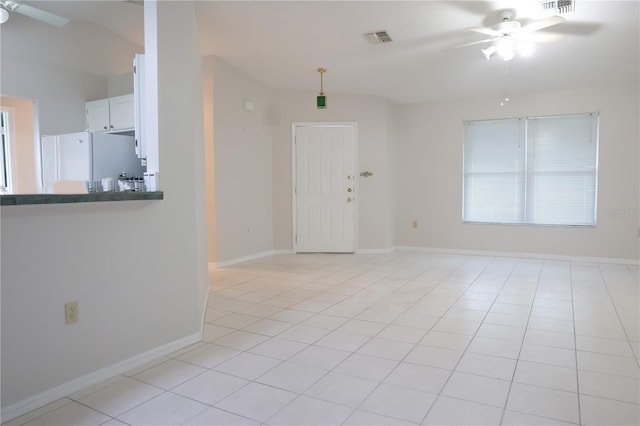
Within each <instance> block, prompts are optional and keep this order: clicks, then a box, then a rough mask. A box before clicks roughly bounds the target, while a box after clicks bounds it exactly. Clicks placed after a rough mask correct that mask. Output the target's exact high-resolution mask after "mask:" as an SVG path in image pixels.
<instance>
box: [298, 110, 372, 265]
mask: <svg viewBox="0 0 640 426" xmlns="http://www.w3.org/2000/svg"><path fill="white" fill-rule="evenodd" d="M298 127H351V128H353V193H354V196H353V253H356V252H357V251H358V228H359V227H358V201H359V199H360V195H359V193H358V179H357V178H358V177H359V176H360V175H359V173H358V123H357V122H355V121H330V122H316V121H294V122H293V123H291V247H293V253H294V254H297V253H298V195H297V194H296V184H297V178H298V176H297V151H296V129H297V128H298Z"/></svg>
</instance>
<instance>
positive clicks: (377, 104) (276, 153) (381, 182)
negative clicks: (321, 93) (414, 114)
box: [271, 90, 393, 250]
mask: <svg viewBox="0 0 640 426" xmlns="http://www.w3.org/2000/svg"><path fill="white" fill-rule="evenodd" d="M316 95H317V93H315V92H301V91H294V90H275V91H274V94H273V102H274V110H273V114H272V118H271V122H272V128H273V170H274V172H273V234H274V248H275V249H291V248H292V237H291V235H292V223H291V221H292V210H291V209H292V199H291V185H292V183H291V179H292V177H291V176H292V171H291V125H292V123H294V122H355V123H357V125H358V142H357V144H358V145H357V146H358V171H365V170H369V171H371V172H373V173H374V175H373V176H371V177H368V178H364V177H358V181H357V187H356V193H355V197H356V201H357V209H358V222H359V224H358V241H357V245H356V247H357V248H358V249H360V250H363V249H364V250H367V249H369V250H372V249H386V248H389V247H391V246H392V245H393V217H392V182H393V176H392V173H391V168H390V167H391V162H390V161H389V155H390V149H391V148H390V146H391V143H392V137H391V136H392V135H391V133H392V129H393V125H392V104H391V103H390V102H388V101H387V100H385V99H384V98H380V97H375V96H360V95H344V94H334V93H331V91H330V90H327V105H328V106H327V109H326V110H318V109H316V104H315V102H316Z"/></svg>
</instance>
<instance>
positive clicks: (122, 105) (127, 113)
mask: <svg viewBox="0 0 640 426" xmlns="http://www.w3.org/2000/svg"><path fill="white" fill-rule="evenodd" d="M86 114H87V130H92V131H94V132H107V133H115V132H123V131H129V130H133V129H134V128H135V117H134V113H133V95H124V96H115V97H113V98H107V99H99V100H97V101H91V102H87V103H86Z"/></svg>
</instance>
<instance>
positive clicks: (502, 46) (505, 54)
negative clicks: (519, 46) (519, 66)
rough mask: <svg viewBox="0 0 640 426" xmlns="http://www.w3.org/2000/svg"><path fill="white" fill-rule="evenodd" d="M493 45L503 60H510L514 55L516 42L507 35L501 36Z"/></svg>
mask: <svg viewBox="0 0 640 426" xmlns="http://www.w3.org/2000/svg"><path fill="white" fill-rule="evenodd" d="M495 47H496V53H497V54H498V55H499V56H500V57H501V58H502V59H503V60H505V61H510V60H511V59H513V57H514V56H515V47H516V43H515V42H514V41H513V39H512V38H511V37H510V36H508V35H505V36H503V37H501V38H500V40H498V41H497V42H496V44H495Z"/></svg>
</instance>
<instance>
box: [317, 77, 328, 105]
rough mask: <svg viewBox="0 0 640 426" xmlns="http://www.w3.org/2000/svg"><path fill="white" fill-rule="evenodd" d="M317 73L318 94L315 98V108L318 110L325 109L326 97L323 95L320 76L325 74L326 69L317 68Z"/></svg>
mask: <svg viewBox="0 0 640 426" xmlns="http://www.w3.org/2000/svg"><path fill="white" fill-rule="evenodd" d="M318 72H319V73H320V93H319V94H318V96H317V97H316V108H318V109H327V97H326V96H325V94H324V91H323V89H322V75H323V74H324V73H325V72H327V69H326V68H318Z"/></svg>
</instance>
